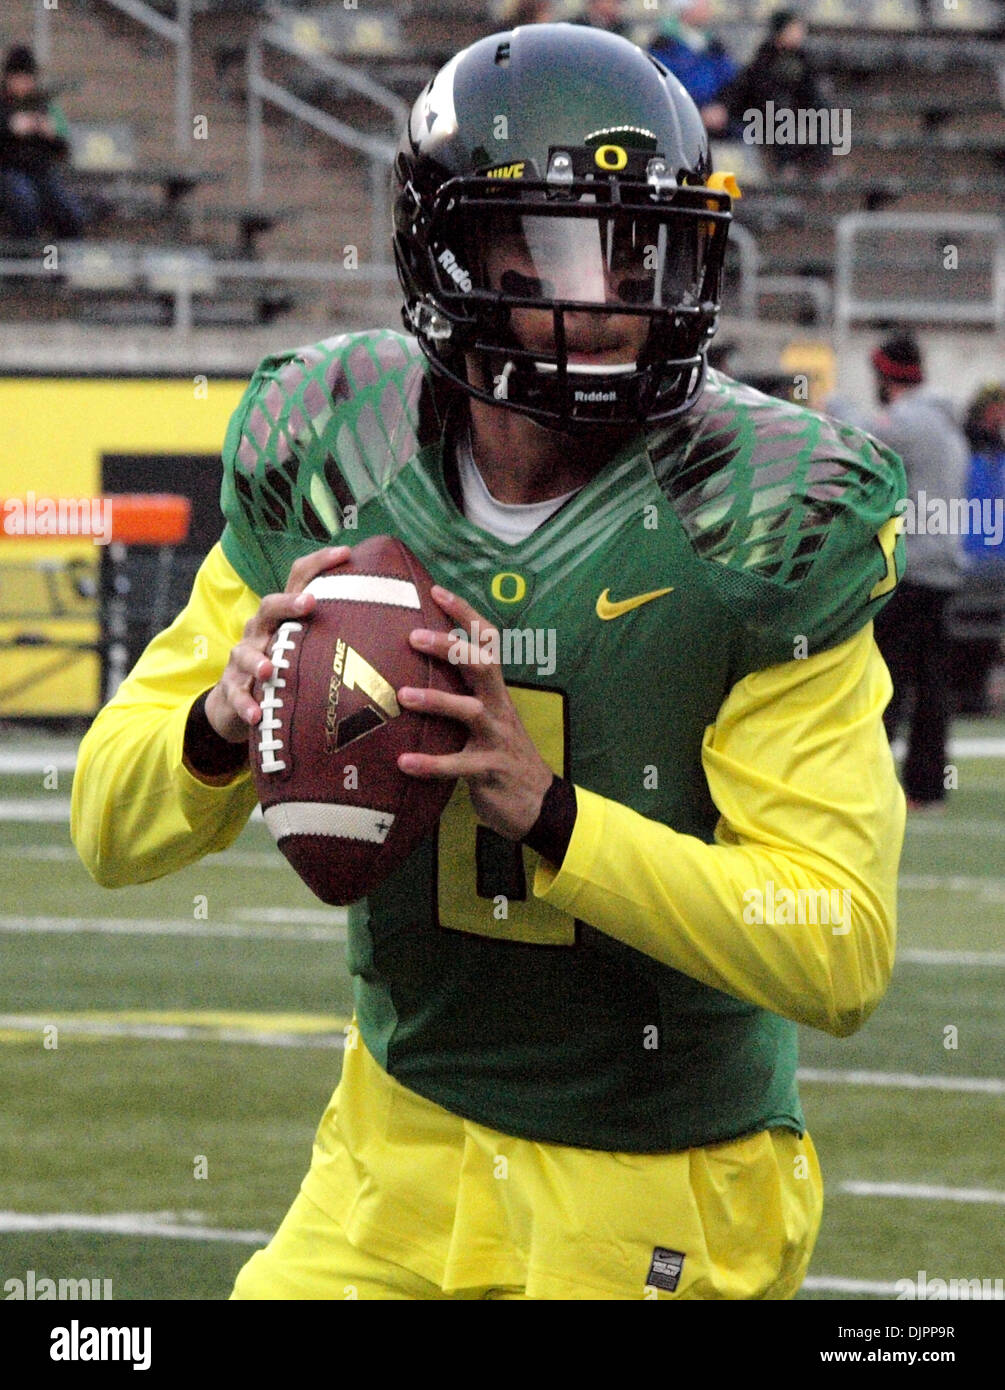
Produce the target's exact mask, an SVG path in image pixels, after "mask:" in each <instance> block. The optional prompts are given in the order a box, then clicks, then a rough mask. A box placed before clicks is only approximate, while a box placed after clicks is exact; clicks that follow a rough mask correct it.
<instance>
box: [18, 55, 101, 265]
mask: <svg viewBox="0 0 1005 1390" xmlns="http://www.w3.org/2000/svg"><path fill="white" fill-rule="evenodd" d="M66 137H67V125H66V118H65V116H64V115H63V113H62V111H61V110H60V108H59V106H58V104H57V103H56V102H55V101H53V100H51V99H50V98H49V97H48V96H47V95H46V93H45V92H44V91H43V90H42V89H41V88H40V87H39V85H38V68H37V66H36V63H35V55H34V54H33V53H32V51H31V49H30V48H26V47H24V45H21V44H18V45H15V46H14V47H13V48H11V49H10V50H9V51H8V53H7V57H6V59H5V60H4V66H3V86H2V88H0V212H2V213H3V214H4V215H5V216H6V219H7V221H8V222H9V224H10V227H11V230H12V231H13V233H14V235H15V236H20V237H26V238H35V237H38V236H39V235H40V234H41V233H42V231H43V230H48V229H51V230H52V231H53V232H54V233H55V234H56V236H59V237H80V236H83V233H84V213H83V209H82V208H81V206H80V203H79V202H78V201H77V198H76V197H75V196H74V194H73V193H72V192H71V191H70V190H69V189H68V188H66V187H65V185H64V183H63V181H62V179H61V178H60V176H59V165H60V163H61V162H62V161H63V160H64V159H65V158H66V155H67V151H68V150H69V144H68V143H67V138H66Z"/></svg>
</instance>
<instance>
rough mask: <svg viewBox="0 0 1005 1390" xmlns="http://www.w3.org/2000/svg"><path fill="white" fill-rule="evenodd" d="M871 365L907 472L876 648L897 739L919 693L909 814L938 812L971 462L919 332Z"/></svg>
mask: <svg viewBox="0 0 1005 1390" xmlns="http://www.w3.org/2000/svg"><path fill="white" fill-rule="evenodd" d="M871 361H872V365H873V369H874V371H875V373H876V394H877V396H878V398H879V401H880V403H881V404H882V405H883V407H884V410H883V412H882V413H881V414H880V415H879V416H878V417H877V419H876V420H875V422H874V424H873V427H872V432H873V434H875V435H876V437H877V438H878V439H881V440H882V441H883V443H884V444H886V445H888V446H889V448H891V449H893V450H894V452H895V453H898V454H899V455H900V457H901V459H902V460H903V463H904V470H905V472H906V474H907V496H906V497H905V498H904V499H903V504H902V506H901V511H902V513H903V516H904V531H905V533H906V536H907V574H908V577H907V578H906V579H904V580H902V581H901V583H900V584H899V586H898V588H897V592H896V593H895V594H894V597H893V599H892V600H891V602H890V604H889V605H888V607H887V608H886V609H884V611H883V612H882V613H881V614H880V616H879V617H878V618H877V620H876V641H877V642H878V644H879V649H880V651H881V652H882V654H883V657H884V659H885V661H886V664H887V666H888V667H889V668H890V675H891V676H892V677H893V699H892V700H891V701H890V703H889V705H888V706H887V709H886V714H885V715H884V723H885V725H886V731H887V735H888V736H889V738H890V741H891V742H892V741H893V739H894V738H895V736H896V734H897V732H898V730H899V728H900V725H901V723H902V722H903V719H904V717H905V715H906V714H907V696H908V694H909V693H910V691H911V690H912V689H913V691H914V704H913V708H912V710H911V713H910V723H909V726H908V731H907V756H906V759H905V761H904V768H903V781H904V790H905V792H906V793H907V804H908V808H909V809H910V810H915V811H919V810H926V809H930V808H934V807H938V806H940V805H941V804H942V803H943V802H944V800H945V796H946V784H947V782H948V781H949V777H948V774H947V770H946V768H947V764H946V736H947V730H948V725H949V715H950V694H949V692H950V685H951V682H950V670H949V662H950V650H951V641H950V637H949V632H948V628H947V622H946V610H947V606H948V603H949V600H950V599H951V597H952V595H953V593H954V592H955V591H956V590H957V589H958V588H959V586H960V584H961V582H962V579H963V572H964V570H963V554H962V547H961V542H960V538H959V536H958V535H954V534H952V527H951V525H950V524H949V523H950V519H951V518H952V517H953V515H954V508H953V507H952V506H951V505H950V504H951V502H952V501H953V500H954V499H965V498H966V496H967V491H966V483H967V468H968V464H969V457H970V455H969V450H968V448H967V441H966V438H965V436H964V434H963V432H962V430H961V429H960V427H959V425H958V424H957V423H956V420H955V418H954V415H953V411H952V407H951V405H950V403H949V402H948V401H946V400H943V399H941V398H940V397H938V396H936V395H934V394H932V393H931V392H930V391H928V390H927V389H926V388H925V385H924V381H925V374H924V367H923V363H922V357H921V349H920V348H919V346H918V342H917V340H916V338H915V337H914V335H913V334H911V333H898V334H895V335H894V336H892V337H890V338H887V339H886V340H885V341H884V342H883V343H881V344H880V346H879V347H877V348H876V349H875V350H874V352H873V353H872V358H871ZM957 514H958V513H957Z"/></svg>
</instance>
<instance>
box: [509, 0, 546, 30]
mask: <svg viewBox="0 0 1005 1390" xmlns="http://www.w3.org/2000/svg"><path fill="white" fill-rule="evenodd" d="M554 11H555V6H554V5H553V4H552V0H515V3H514V4H511V5H507V7H506V9H505V11H504V13H503V19H504V21H505V23H506V24H508V25H509V27H510V28H511V29H519V28H520V26H521V25H522V24H550V23H551V21H552V20H553V19H554V18H555V12H554Z"/></svg>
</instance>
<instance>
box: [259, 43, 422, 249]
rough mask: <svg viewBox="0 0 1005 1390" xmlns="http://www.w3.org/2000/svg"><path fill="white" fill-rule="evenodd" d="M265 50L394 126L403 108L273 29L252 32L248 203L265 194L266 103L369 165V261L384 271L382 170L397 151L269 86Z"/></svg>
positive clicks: (352, 71)
mask: <svg viewBox="0 0 1005 1390" xmlns="http://www.w3.org/2000/svg"><path fill="white" fill-rule="evenodd" d="M266 47H270V48H276V49H279V50H280V51H281V52H283V53H286V54H289V55H291V56H293V57H295V58H297V59H299V60H300V61H301V62H302V63H304V64H305V65H306V66H308V67H309V68H311V69H312V70H313V71H314V72H316V73H318V74H319V75H320V76H322V77H327V78H329V79H330V80H331V81H333V82H337V83H341V84H342V85H343V86H345V87H348V88H349V89H350V90H351V91H354V92H357V93H359V95H360V96H363V97H366V98H367V99H368V100H369V101H372V102H373V103H374V104H375V105H377V106H380V107H381V108H382V109H383V110H385V111H387V112H388V113H389V114H390V115H391V116H393V118H394V120H395V123H396V124H397V125H403V124H404V122H405V121H406V120H407V119H408V114H409V108H408V105H407V103H405V102H404V101H402V99H401V98H400V97H399V96H397V94H396V93H394V92H392V91H390V90H389V89H388V88H386V87H382V86H381V85H380V83H378V82H374V81H373V79H372V78H370V77H367V76H366V75H365V74H364V73H361V72H359V71H358V70H357V69H356V68H352V67H350V66H348V65H347V64H346V63H341V62H339V61H338V60H337V59H334V58H328V57H324V56H322V55H321V54H318V53H310V52H308V51H306V50H305V49H303V48H302V47H301V46H300V45H299V44H297V43H296V42H295V41H294V40H292V39H290V38H289V37H288V36H287V35H286V34H285V33H284V32H283V30H282V29H281V28H280V27H279V26H278V25H275V24H273V25H268V26H266V27H265V28H263V29H260V30H256V31H255V32H254V33H253V35H252V37H251V41H250V43H249V45H248V73H247V84H248V192H249V194H250V196H251V197H252V198H254V199H259V198H261V197H262V196H263V195H264V193H265V131H264V104H265V102H269V103H270V104H271V105H273V106H278V107H279V108H280V110H282V111H285V112H286V113H287V115H289V116H293V117H294V119H295V120H298V121H301V122H303V123H304V124H305V125H308V126H310V127H311V128H312V129H313V130H317V131H319V132H320V133H321V134H322V135H326V136H328V138H329V139H331V140H335V141H337V142H338V143H339V144H341V145H345V146H346V147H347V148H348V149H351V150H355V151H356V152H357V153H358V154H362V155H365V156H366V158H367V159H368V160H369V164H370V219H371V221H370V230H371V238H372V243H371V251H370V259H371V261H372V262H374V263H375V264H378V265H381V266H386V265H388V264H389V261H390V257H389V254H388V249H389V247H390V225H389V220H388V205H389V202H390V190H389V187H388V182H389V180H388V177H387V171H388V169H389V168H390V166H391V165H392V164H393V162H394V157H395V153H396V151H397V146H396V145H395V143H394V142H393V141H391V140H386V139H382V138H381V137H380V136H378V135H369V134H367V133H366V132H364V131H361V130H356V129H355V127H353V126H350V125H348V124H347V123H346V122H345V121H341V120H339V119H338V118H337V117H336V116H333V115H331V113H330V112H328V111H322V110H321V108H320V107H317V106H312V105H311V104H310V103H309V102H307V101H304V100H303V99H302V98H301V97H298V96H295V95H294V93H293V92H291V91H289V90H288V88H286V87H283V86H281V85H280V84H279V83H277V82H273V81H271V79H269V78H267V77H266V76H265V75H264V73H263V71H262V59H263V52H264V49H265V48H266Z"/></svg>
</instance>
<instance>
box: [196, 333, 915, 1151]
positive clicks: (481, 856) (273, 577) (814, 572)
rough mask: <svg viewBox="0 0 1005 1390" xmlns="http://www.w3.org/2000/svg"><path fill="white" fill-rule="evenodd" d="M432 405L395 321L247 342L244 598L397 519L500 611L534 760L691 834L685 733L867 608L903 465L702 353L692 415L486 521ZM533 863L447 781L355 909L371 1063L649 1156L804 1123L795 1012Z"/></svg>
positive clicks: (413, 544) (234, 520) (509, 671)
mask: <svg viewBox="0 0 1005 1390" xmlns="http://www.w3.org/2000/svg"><path fill="white" fill-rule="evenodd" d="M444 401H445V398H444V396H443V393H442V392H441V391H440V390H439V388H438V387H437V386H436V384H435V382H434V380H433V379H432V377H431V373H430V371H429V369H428V367H427V364H426V363H425V359H424V358H423V357H422V356H421V355H420V354H419V352H418V348H417V346H416V344H415V343H414V341H413V340H411V339H409V338H405V337H403V336H401V335H399V334H395V333H391V332H374V333H364V334H356V335H348V336H343V337H339V338H335V339H332V340H330V341H328V342H325V343H322V344H320V345H318V346H316V347H312V348H308V349H304V350H300V351H297V352H291V353H288V354H285V355H281V356H276V357H271V358H267V359H266V360H265V362H264V363H263V364H262V366H261V367H260V369H259V371H258V373H257V374H256V376H255V378H254V380H253V381H252V383H251V385H250V387H249V389H248V391H247V393H246V395H245V398H244V400H243V402H242V404H241V406H240V407H239V409H238V411H237V412H236V414H235V416H234V419H233V421H232V423H231V427H230V430H229V432H228V436H227V441H226V446H225V459H224V463H225V474H224V483H223V495H222V501H223V509H224V512H225V515H226V518H227V527H226V530H225V532H224V536H223V548H224V552H225V554H226V556H227V559H228V560H229V561H230V563H231V564H232V565H233V567H234V568H235V570H236V571H237V572H238V574H239V575H240V576H241V578H242V579H243V580H244V581H245V582H246V583H247V584H248V585H249V587H250V588H251V589H253V590H254V591H255V592H256V593H258V594H260V595H264V594H266V593H271V592H276V591H280V590H282V589H283V588H284V586H285V583H286V579H287V576H288V573H289V568H290V565H291V564H292V562H293V561H294V560H295V559H297V558H298V557H299V556H301V555H304V554H307V553H309V552H311V551H313V550H316V549H318V548H320V547H321V546H323V545H327V544H330V543H332V542H340V543H341V542H346V543H348V544H354V543H356V542H358V541H361V540H363V539H365V538H367V537H369V536H372V535H380V534H389V535H394V536H397V537H399V538H400V539H401V540H402V541H403V542H404V543H405V544H406V545H408V546H409V547H410V548H411V549H412V550H413V551H414V552H415V554H416V555H417V556H418V558H419V559H420V560H421V561H422V563H423V564H424V565H425V566H426V568H427V569H428V570H429V571H430V573H431V574H432V576H433V578H434V579H435V580H436V581H437V582H438V583H441V584H443V585H445V586H446V587H448V588H449V589H451V590H453V591H454V592H455V593H457V594H459V595H461V596H462V597H463V598H465V599H467V600H468V602H469V603H471V604H472V605H473V606H474V607H475V608H476V609H477V610H478V611H479V612H480V613H482V614H484V615H485V616H486V618H488V619H490V620H492V621H493V622H494V623H495V624H496V625H497V626H498V627H499V629H500V631H501V634H502V643H501V659H502V662H503V672H504V676H505V678H506V681H507V684H508V685H509V687H510V689H511V692H512V695H513V698H514V702H515V704H516V706H517V709H518V711H519V713H520V716H521V718H522V720H523V722H524V724H525V726H526V727H527V729H528V731H529V732H530V734H531V736H532V737H533V739H534V741H535V744H536V745H537V747H538V749H539V751H540V752H541V754H542V756H543V757H544V758H545V760H546V761H547V762H548V763H549V764H550V765H551V766H552V768H553V769H554V770H555V771H556V772H558V773H560V774H561V775H563V776H566V777H568V778H570V779H571V780H572V781H573V782H575V783H576V784H577V785H578V786H581V787H584V788H587V789H589V790H590V791H593V792H596V793H598V794H599V795H601V796H603V797H607V798H610V799H612V800H614V801H617V802H621V803H623V804H625V805H627V806H630V807H632V808H633V809H634V810H636V811H638V812H639V813H640V814H641V815H643V816H646V817H649V818H651V819H652V820H655V821H659V822H662V823H663V824H665V825H667V826H670V827H672V828H673V829H674V830H676V831H679V832H682V833H684V834H687V835H692V836H697V837H698V838H700V839H701V840H703V841H705V842H706V843H711V842H712V841H713V834H714V830H715V827H716V823H717V821H718V812H717V810H716V807H715V805H714V804H713V802H712V800H711V797H710V795H709V791H708V786H707V783H706V780H705V776H704V773H703V769H702V761H701V748H702V739H703V736H704V734H705V731H706V729H707V728H708V726H709V725H711V724H714V723H715V720H716V715H717V711H718V710H719V708H720V706H721V705H722V703H723V701H724V700H725V698H726V696H727V695H728V694H729V692H730V690H731V689H732V687H733V686H734V685H735V684H736V682H737V681H739V680H741V679H742V678H743V677H744V676H746V675H748V674H750V673H751V672H755V671H758V670H761V669H763V668H764V667H767V666H771V665H775V664H778V663H781V662H788V661H792V660H794V659H798V658H800V657H805V656H807V655H810V654H812V653H814V652H817V651H820V650H822V649H824V648H827V647H831V646H834V645H836V644H837V643H839V642H842V641H843V640H845V639H846V638H848V637H850V636H852V635H853V634H854V633H856V632H857V631H859V630H860V629H861V628H862V627H863V626H864V625H865V624H866V623H868V622H869V621H870V619H871V618H872V617H873V616H874V615H875V613H876V612H877V611H878V610H879V608H880V607H881V606H882V605H883V603H884V602H885V600H886V597H887V596H888V594H889V592H890V591H891V590H892V589H893V587H894V585H895V583H896V577H897V573H898V565H899V564H900V559H901V555H900V553H899V549H898V547H899V546H900V544H901V543H900V542H898V541H897V537H896V525H895V518H894V509H895V504H896V501H897V499H898V498H899V497H901V496H902V495H903V492H904V481H903V474H902V470H901V468H900V465H899V462H898V460H897V459H896V458H895V456H893V455H891V454H890V453H888V452H886V451H884V450H883V449H882V447H881V446H880V445H878V444H877V443H876V442H875V441H874V440H872V439H870V438H869V437H868V436H866V435H864V434H862V433H861V432H859V431H857V430H854V429H852V428H850V427H846V426H842V425H839V424H836V423H834V422H831V421H828V420H826V419H823V418H822V417H820V416H818V415H816V414H813V413H811V412H809V411H807V410H804V409H801V408H799V407H797V406H792V405H788V404H785V403H782V402H780V401H776V400H773V399H769V398H767V397H765V396H762V395H760V394H759V393H758V392H756V391H753V390H750V389H749V388H746V387H743V386H740V385H738V384H737V383H736V382H733V381H731V380H729V379H728V378H726V377H724V376H721V375H718V374H716V373H714V372H710V373H709V378H708V383H707V386H706V389H705V391H704V394H703V396H702V397H701V399H700V401H699V403H698V405H697V406H696V407H695V409H694V410H692V411H691V412H689V413H688V414H686V415H685V416H683V417H682V418H681V419H680V420H678V421H675V422H673V423H671V424H670V425H667V426H663V427H661V428H659V429H657V430H654V431H652V432H650V433H648V434H646V435H644V436H643V435H640V436H639V437H637V438H635V439H634V440H632V441H631V442H630V443H628V444H627V445H625V446H624V447H623V448H622V449H621V450H620V452H619V453H618V454H617V455H616V456H615V457H614V458H613V459H612V460H611V461H610V462H609V463H607V464H606V466H604V467H603V468H602V469H601V470H600V471H599V472H598V473H597V474H596V476H595V477H594V478H593V479H592V480H591V481H590V482H589V483H588V484H587V485H586V486H585V487H584V488H582V490H581V491H579V492H578V493H576V494H575V495H574V496H573V497H572V498H570V499H569V500H568V501H567V502H566V503H565V504H564V505H563V506H562V507H560V509H559V510H558V511H557V512H556V513H555V514H554V515H552V516H551V517H550V519H549V520H548V521H546V522H545V523H544V524H543V525H541V526H540V527H539V528H538V529H537V530H535V531H534V532H533V533H532V534H531V535H530V536H529V537H527V538H526V539H525V540H523V541H521V542H519V543H517V544H506V543H504V542H502V541H500V540H498V539H497V538H496V537H494V536H492V535H490V534H489V533H487V532H485V531H483V530H480V529H479V528H478V527H476V526H475V525H473V524H471V523H470V522H469V521H468V520H467V519H466V518H465V516H464V515H463V513H462V511H461V508H460V505H459V486H458V482H457V471H456V461H455V450H454V447H453V445H452V444H451V442H450V441H451V439H452V437H453V429H454V425H455V424H456V420H455V414H457V413H459V412H456V411H455V410H454V409H453V408H451V407H449V406H447V407H445V404H444ZM455 404H456V400H455ZM535 863H536V856H535V855H534V854H533V852H532V851H530V850H529V849H527V848H526V847H520V846H516V845H513V844H511V843H509V842H507V841H504V840H502V839H501V838H500V837H499V836H497V835H495V834H494V833H493V832H491V831H489V830H487V829H486V828H485V827H484V826H480V825H479V824H478V823H477V820H476V817H475V815H474V813H473V810H472V807H471V804H470V799H469V797H468V793H467V789H466V784H465V783H463V782H461V783H459V784H458V787H457V789H456V791H455V793H454V796H453V798H452V800H451V801H450V803H449V805H448V807H447V810H446V811H445V813H444V815H443V817H442V818H441V821H440V824H439V826H438V829H437V832H436V833H435V834H434V835H433V836H431V837H430V838H429V839H428V840H426V841H425V842H424V843H423V844H422V845H421V846H420V848H419V849H418V850H417V851H416V852H415V853H414V854H413V856H412V857H411V858H410V859H409V861H408V862H407V863H406V864H405V865H403V866H402V867H401V869H399V870H398V871H397V872H395V873H393V874H392V875H391V876H390V877H389V878H388V879H387V880H386V881H385V882H384V883H383V884H382V885H381V886H380V887H379V888H378V889H377V890H375V891H374V892H373V893H372V894H371V896H370V897H369V898H368V899H367V901H366V902H365V903H362V904H358V905H356V906H355V907H354V908H352V909H350V927H349V966H350V969H351V971H352V974H353V978H354V990H355V1001H356V1010H357V1018H358V1022H359V1027H360V1031H361V1034H362V1037H363V1040H364V1042H365V1044H366V1046H367V1048H368V1050H369V1051H370V1052H371V1053H372V1055H373V1056H374V1057H375V1058H376V1059H377V1061H378V1062H379V1063H380V1064H381V1065H382V1066H383V1067H385V1068H386V1070H387V1071H388V1072H389V1073H390V1074H391V1075H392V1076H393V1077H395V1078H396V1079H397V1080H398V1081H400V1082H401V1083H402V1084H403V1085H405V1086H407V1087H409V1088H411V1089H412V1090H414V1091H416V1092H418V1093H419V1094H421V1095H423V1096H425V1097H427V1098H429V1099H430V1100H432V1101H434V1102H436V1103H438V1104H440V1105H442V1106H444V1107H446V1108H447V1109H448V1110H451V1111H453V1112H455V1113H457V1114H460V1115H463V1116H465V1117H468V1118H471V1119H474V1120H477V1121H480V1122H481V1123H483V1124H486V1125H490V1126H492V1127H493V1128H495V1129H498V1130H501V1131H503V1132H506V1133H509V1134H513V1135H517V1136H520V1137H524V1138H528V1139H534V1140H539V1141H544V1142H556V1143H565V1144H573V1145H576V1146H577V1147H583V1148H597V1149H609V1150H617V1151H637V1152H664V1151H670V1150H674V1149H681V1148H686V1147H691V1146H694V1145H699V1144H708V1143H715V1142H719V1141H724V1140H727V1139H730V1138H734V1137H736V1136H737V1135H740V1134H744V1133H748V1132H752V1131H757V1130H760V1129H764V1128H768V1127H777V1126H781V1127H787V1128H791V1129H794V1130H798V1131H801V1129H802V1125H803V1119H802V1114H801V1110H800V1105H799V1099H798V1094H797V1089H796V1080H795V1074H796V1052H797V1048H796V1026H795V1024H793V1023H791V1022H789V1021H787V1020H785V1019H782V1018H780V1017H778V1016H777V1015H775V1014H772V1013H769V1012H767V1011H766V1010H763V1009H760V1008H757V1007H755V1006H754V1005H752V1004H749V1003H746V1002H744V1001H742V1000H739V999H736V998H733V997H731V996H728V995H726V994H723V993H720V992H719V991H717V990H714V989H711V988H709V987H708V986H706V985H704V984H701V983H699V982H698V981H696V980H693V979H691V978H690V977H688V976H686V975H683V974H681V973H680V972H678V971H676V970H674V969H672V968H670V967H669V966H666V965H664V964H661V963H659V962H657V961H655V960H653V959H652V958H651V957H649V956H647V955H644V954H643V953H642V952H640V951H636V950H634V949H633V948H631V947H629V946H626V945H623V944H622V943H620V942H618V941H616V940H614V939H613V938H612V937H610V936H608V935H605V934H603V933H602V932H600V931H598V930H596V929H594V928H593V927H591V926H590V925H589V924H588V923H586V922H582V921H578V920H576V919H574V918H572V917H571V916H569V915H567V914H566V913H564V912H561V911H559V910H558V909H556V908H555V907H553V906H551V905H550V904H547V903H545V902H543V901H541V900H540V899H538V898H536V897H535V896H534V894H533V892H532V890H531V887H530V885H531V882H532V879H533V873H534V868H535ZM737 911H738V912H739V911H740V905H739V904H738V907H737ZM647 1030H650V1032H649V1033H647ZM652 1030H656V1031H655V1033H653V1032H652ZM650 1033H651V1034H652V1036H656V1035H657V1034H658V1037H659V1046H658V1047H652V1048H649V1047H647V1046H645V1045H644V1044H643V1039H644V1038H646V1037H647V1036H649V1035H650Z"/></svg>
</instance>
